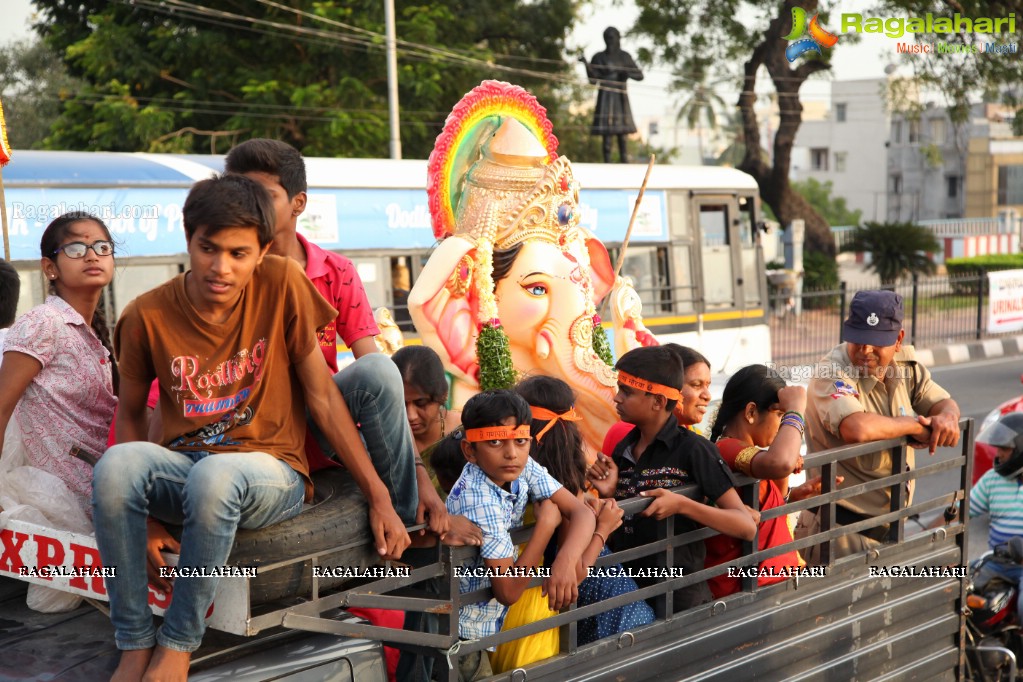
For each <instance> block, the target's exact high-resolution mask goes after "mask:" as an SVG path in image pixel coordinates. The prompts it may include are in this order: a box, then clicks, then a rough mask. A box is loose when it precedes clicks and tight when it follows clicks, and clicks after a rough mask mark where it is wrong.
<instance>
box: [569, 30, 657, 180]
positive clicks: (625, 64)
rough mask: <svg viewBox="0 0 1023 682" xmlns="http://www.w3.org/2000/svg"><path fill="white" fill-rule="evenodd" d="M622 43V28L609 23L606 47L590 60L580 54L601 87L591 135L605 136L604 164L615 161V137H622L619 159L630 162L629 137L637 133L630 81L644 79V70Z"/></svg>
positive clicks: (605, 38) (588, 73) (592, 77)
mask: <svg viewBox="0 0 1023 682" xmlns="http://www.w3.org/2000/svg"><path fill="white" fill-rule="evenodd" d="M620 42H621V34H619V33H618V29H617V28H615V27H614V26H609V27H608V28H607V29H605V30H604V44H605V45H606V49H604V50H603V51H601V52H598V53H597V54H595V55H593V59H591V60H590V61H586V57H585V56H582V57H579V61H580V62H582V63H583V65H585V66H586V77H587V78H589V79H590V83H592V84H593V85H596V86H597V87H598V88H599V89H598V91H597V108H596V109H594V111H593V127H592V128H591V129H590V134H591V135H600V136H602V137H603V138H604V163H611V137H612V136H616V137H617V138H618V160H619V161H620V162H621V163H628V162H629V154H628V150H627V149H626V147H625V136H626V135H631V134H632V133H634V132H636V123H635V122H634V121H633V120H632V109H631V108H630V107H629V94H628V92H627V91H626V84H627V82H628V80H629V79H630V78H631V79H632V80H636V81H641V80H643V72H642V71H641V70H640V68H639V67H638V66H636V62H635V61H633V59H632V55H630V54H629V53H628V52H625V51H624V50H622V48H621V44H620Z"/></svg>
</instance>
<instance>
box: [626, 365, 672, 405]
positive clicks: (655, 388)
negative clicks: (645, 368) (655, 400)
mask: <svg viewBox="0 0 1023 682" xmlns="http://www.w3.org/2000/svg"><path fill="white" fill-rule="evenodd" d="M618 383H620V384H625V385H626V386H628V387H629V388H635V389H638V390H640V391H646V392H647V393H656V394H657V395H663V396H664V397H665V398H667V399H668V400H682V394H681V393H679V391H678V389H677V388H671V387H670V386H665V385H664V384H655V383H654V382H652V381H647V380H646V379H640V378H638V377H634V376H632V375H631V374H628V373H627V372H623V371H622V370H618Z"/></svg>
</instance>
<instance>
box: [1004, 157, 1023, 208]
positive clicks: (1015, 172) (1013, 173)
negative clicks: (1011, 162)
mask: <svg viewBox="0 0 1023 682" xmlns="http://www.w3.org/2000/svg"><path fill="white" fill-rule="evenodd" d="M1018 204H1023V166H1020V165H1016V166H999V167H998V205H999V206H1016V205H1018Z"/></svg>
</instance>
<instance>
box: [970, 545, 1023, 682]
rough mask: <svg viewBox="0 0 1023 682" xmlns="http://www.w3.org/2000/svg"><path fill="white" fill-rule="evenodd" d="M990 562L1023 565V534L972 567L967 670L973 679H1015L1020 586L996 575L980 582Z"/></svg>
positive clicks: (1020, 641) (1021, 651) (1022, 638)
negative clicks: (984, 581)
mask: <svg viewBox="0 0 1023 682" xmlns="http://www.w3.org/2000/svg"><path fill="white" fill-rule="evenodd" d="M989 562H1002V563H1008V564H1017V565H1019V564H1023V537H1014V538H1011V539H1010V540H1009V542H1007V543H1004V544H1002V545H999V546H998V547H996V548H995V549H994V550H993V551H988V552H985V553H984V554H983V555H982V556H981V557H980V558H979V559H978V560H976V561H975V562H973V563H972V564H971V566H970V569H971V577H970V583H969V584H968V585H967V588H966V589H967V595H966V606H967V611H966V614H967V617H966V671H965V673H966V674H965V675H964V679H966V680H970V681H971V682H1003V681H1004V682H1015V681H1016V680H1019V679H1020V678H1019V669H1018V665H1017V662H1018V661H1019V660H1020V657H1021V656H1023V632H1021V629H1020V626H1021V624H1020V623H1019V621H1018V618H1017V615H1016V600H1017V596H1018V594H1019V589H1020V588H1019V585H1017V584H1016V583H1015V582H1013V581H1010V580H1005V579H1003V578H1000V577H998V576H995V577H993V578H991V579H990V580H988V581H987V582H986V583H983V584H978V583H977V582H976V580H977V575H978V574H979V573H980V571H981V569H982V568H983V567H984V566H985V565H986V564H987V563H989Z"/></svg>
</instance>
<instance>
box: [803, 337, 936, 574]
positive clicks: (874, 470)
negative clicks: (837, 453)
mask: <svg viewBox="0 0 1023 682" xmlns="http://www.w3.org/2000/svg"><path fill="white" fill-rule="evenodd" d="M947 398H949V394H948V392H947V391H946V390H945V389H943V388H942V387H941V386H939V385H938V384H936V383H935V382H934V380H933V379H932V378H931V373H930V372H929V371H928V370H927V368H926V367H924V366H923V365H921V364H919V363H918V362H917V361H916V355H915V353H914V351H913V347H912V346H903V347H902V348H901V349H900V350H899V351H898V352H897V353H895V357H894V358H893V360H892V364H891V365H890V366H889V367H888V370H887V376H886V377H885V378H884V380H879V379H877V378H875V377H873V376H859V373H858V368H857V367H855V366H854V365H853V363H852V361H851V360H850V358H849V353H848V350H847V347H846V344H845V343H841V344H839V345H838V346H836V347H835V348H834V349H833V350H832V351H831V352H830V353H829V354H828V355H827V356H826V357H825V358H824V359H822V360H821V361H820V362H819V363H817V366H816V368H815V372H814V378H813V379H812V380H811V381H810V387H809V391H808V396H807V410H806V434H807V435H806V441H807V450H808V451H809V452H820V451H821V450H827V449H830V448H836V447H841V446H843V445H846V444H847V443H846V442H845V441H843V440H842V435H841V431H840V430H839V426H840V424H841V423H842V420H843V419H845V418H846V417H848V416H849V415H852V414H857V413H860V412H869V413H872V414H879V415H882V416H885V417H901V416H909V417H915V416H917V415H925V416H926V415H927V414H928V413H929V412H930V410H931V408H933V407H934V406H935V405H936V404H937V403H939V402H941V401H942V400H945V399H947ZM914 454H915V452H914V450H912V449H910V450H909V451H908V452H907V457H906V461H907V470H909V469H912V468H913V466H914ZM819 473H820V471H819V470H818V471H811V472H810V473H808V475H809V476H816V475H819ZM891 474H892V458H891V452H890V451H889V450H884V451H882V452H878V453H873V454H870V455H863V456H860V457H856V458H854V459H847V460H845V461H843V462H839V463H838V475H840V476H845V481H844V482H843V483H842V484H841V485H839V486H838V487H839V488H848V487H850V486H855V485H859V484H861V483H867V482H870V481H875V480H877V479H879V478H884V477H885V476H890V475H891ZM913 483H914V482H913V481H911V482H910V485H909V486H908V488H909V494H908V496H907V498H906V504H911V503H912V498H913V488H914V486H913ZM839 504H840V505H841V506H844V507H846V508H847V509H848V510H849V511H852V512H855V513H857V514H860V515H863V516H879V515H881V514H887V513H888V512H889V511H891V490H890V489H889V488H883V489H881V490H874V491H871V492H868V493H863V494H862V495H857V496H856V497H853V498H850V499H848V500H844V501H842V502H840V503H839ZM810 516H812V515H810V514H808V513H806V512H804V513H803V515H802V518H801V519H800V524H801V525H802V526H809V525H811V519H810V518H808V517H810ZM814 525H816V524H814ZM805 534H808V533H804V534H802V535H804V536H805ZM842 540H844V541H845V542H843V541H835V555H836V558H837V557H838V556H843V555H845V554H848V553H852V552H854V551H858V550H859V549H863V548H865V547H867V546H875V545H876V544H878V543H877V542H876V541H873V540H870V539H869V538H863V537H862V536H859V535H856V534H853V535H847V536H845V538H843V539H842ZM864 541H866V542H864ZM842 545H848V547H847V550H848V551H845V550H843V548H842ZM808 560H809V557H808Z"/></svg>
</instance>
